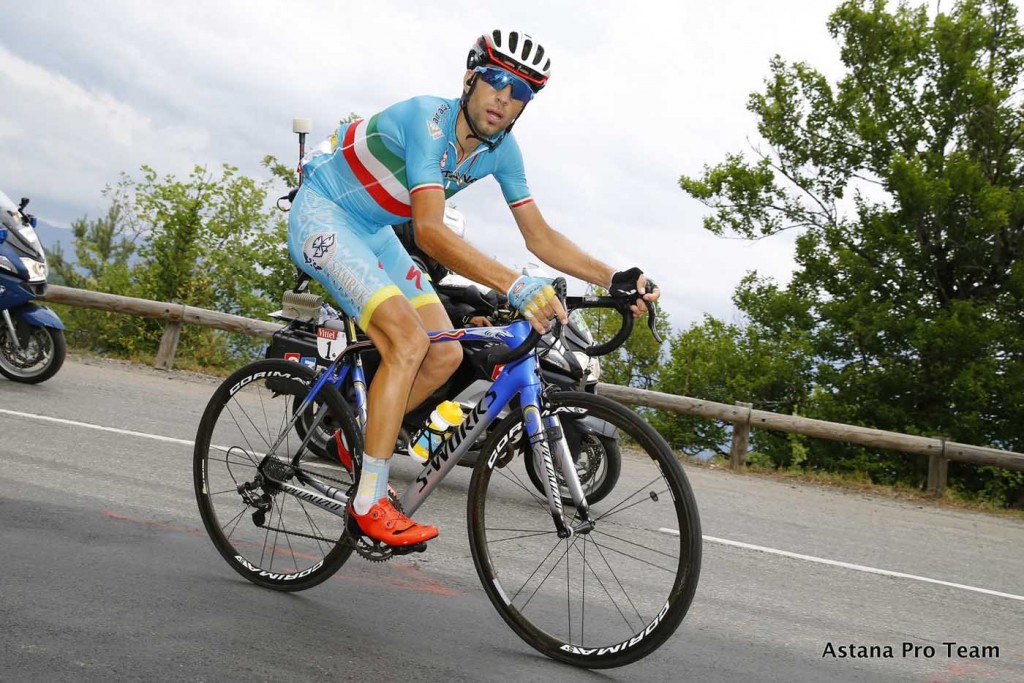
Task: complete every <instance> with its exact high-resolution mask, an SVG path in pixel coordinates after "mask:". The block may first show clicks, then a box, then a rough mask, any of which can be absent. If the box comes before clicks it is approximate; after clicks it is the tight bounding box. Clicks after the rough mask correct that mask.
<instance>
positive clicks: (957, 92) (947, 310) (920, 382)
mask: <svg viewBox="0 0 1024 683" xmlns="http://www.w3.org/2000/svg"><path fill="white" fill-rule="evenodd" d="M828 28H829V30H830V32H831V34H832V35H833V37H835V38H836V39H837V40H838V42H839V45H840V55H841V59H842V63H843V66H844V68H845V74H844V75H843V76H842V78H840V79H839V80H838V82H836V83H834V84H833V83H830V82H829V81H828V80H827V79H826V78H825V77H824V76H823V75H822V74H821V73H819V72H818V71H816V70H815V69H814V68H812V67H811V66H810V65H808V64H805V63H794V64H789V63H786V62H785V61H784V60H783V59H782V58H780V57H776V58H775V59H773V60H772V62H771V65H770V71H771V75H770V76H769V77H768V78H767V79H766V83H765V89H764V91H763V92H760V93H755V94H753V95H752V96H751V98H750V101H749V105H748V108H749V110H750V111H751V112H752V113H754V114H755V116H756V117H757V121H758V131H759V133H760V135H761V137H762V138H763V140H764V143H765V151H762V150H760V149H756V150H755V151H754V158H753V159H748V158H746V157H745V156H744V155H741V154H736V155H730V156H728V157H727V158H726V159H725V161H724V162H722V163H720V164H718V165H715V166H709V167H705V169H704V172H703V174H702V175H701V176H700V177H685V176H684V177H683V178H681V180H680V184H681V186H682V188H683V190H684V191H686V192H687V193H689V194H690V195H691V196H693V197H695V198H697V199H699V200H700V201H702V202H704V203H705V204H706V205H707V206H709V207H710V208H711V209H713V211H712V213H711V214H710V215H709V216H708V217H707V218H706V220H705V227H706V228H707V229H708V230H711V231H712V232H714V233H716V234H720V235H726V234H731V235H738V236H741V237H746V238H759V237H763V236H768V235H773V234H776V233H778V232H780V231H783V230H789V229H797V230H799V231H800V234H799V236H798V238H797V241H796V261H797V270H796V272H795V273H794V276H793V279H792V281H791V282H790V284H789V285H788V286H787V287H786V288H785V289H784V290H777V292H776V293H777V295H778V296H779V297H782V298H783V299H788V300H789V304H788V305H789V307H790V308H791V309H793V310H803V311H807V316H806V319H800V320H797V319H788V318H783V319H782V320H781V321H780V320H774V319H772V316H773V311H772V310H771V309H770V308H767V309H766V308H763V307H759V306H757V305H755V302H756V301H757V300H758V298H759V295H760V294H762V293H771V292H770V290H769V289H768V288H769V287H773V285H769V284H767V283H762V284H760V285H754V286H753V287H752V288H751V289H750V291H749V295H750V296H749V297H747V298H745V299H743V300H742V301H741V303H740V308H741V310H742V311H743V313H744V314H745V315H746V316H747V317H748V318H749V324H750V325H751V326H752V327H753V328H755V329H757V330H761V331H764V332H765V333H772V334H775V335H783V334H790V335H792V334H794V333H795V331H796V330H795V328H794V326H797V325H805V326H806V328H805V329H806V331H807V335H808V341H809V351H810V353H811V354H812V357H813V359H814V367H813V371H812V373H811V375H810V377H809V382H811V383H812V386H813V387H814V391H813V394H812V395H813V403H812V404H810V405H809V406H808V410H809V411H811V412H813V413H815V414H816V415H817V416H819V417H822V418H825V419H832V420H837V421H841V422H850V423H859V424H865V425H870V426H875V427H880V428H884V429H892V430H896V431H901V432H911V433H938V434H944V435H947V436H950V437H952V438H954V439H955V440H958V441H965V442H970V443H978V444H991V445H994V446H997V447H1002V448H1014V449H1018V450H1019V449H1020V448H1021V446H1022V445H1024V401H1021V400H1020V399H1021V397H1022V396H1024V363H1022V360H1024V318H1022V317H1021V316H1020V310H1021V303H1022V298H1024V265H1022V263H1021V259H1020V256H1021V250H1022V248H1024V164H1022V163H1021V162H1022V159H1024V110H1022V107H1021V95H1020V91H1019V84H1020V83H1021V77H1022V75H1024V74H1022V70H1024V49H1022V48H1024V37H1022V33H1021V29H1020V25H1019V23H1018V21H1017V9H1016V7H1015V6H1014V4H1013V3H1012V2H1011V1H1010V0H962V1H961V2H958V3H956V4H955V5H954V6H953V8H952V10H951V11H949V12H948V13H937V14H936V15H935V16H934V17H931V18H930V17H929V13H928V10H927V8H926V7H924V6H918V7H915V6H911V5H909V4H906V3H902V4H900V5H899V6H897V7H896V8H895V9H893V10H890V8H889V6H888V5H887V3H886V2H885V1H884V0H849V1H847V2H844V3H843V4H841V5H840V6H839V7H838V8H837V9H836V10H835V12H834V13H833V14H832V16H831V18H830V20H829V23H828ZM812 450H813V452H812V454H810V455H809V456H808V460H807V466H809V467H829V468H836V467H840V468H841V467H845V466H847V465H848V463H849V462H857V463H859V465H858V466H863V467H866V468H867V469H868V470H869V471H870V473H871V475H872V476H873V477H874V478H876V479H879V480H886V481H893V480H897V479H902V480H910V481H916V482H920V481H921V480H923V477H924V471H925V470H924V467H925V465H924V462H923V459H919V458H912V457H906V456H902V455H900V454H886V453H877V452H870V451H867V450H865V449H859V448H853V447H850V446H843V445H839V444H832V445H830V444H819V445H816V446H815V448H814V449H812ZM844 463H845V464H844ZM953 469H954V471H956V470H962V469H963V468H953ZM992 476H999V475H996V474H992V473H991V471H989V472H975V473H972V474H971V476H969V477H965V478H960V479H957V480H956V481H957V482H958V483H957V485H959V486H962V487H966V488H982V487H985V486H987V484H988V480H989V479H990V478H991V477H992Z"/></svg>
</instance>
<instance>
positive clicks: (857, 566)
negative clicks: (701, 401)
mask: <svg viewBox="0 0 1024 683" xmlns="http://www.w3.org/2000/svg"><path fill="white" fill-rule="evenodd" d="M659 531H661V530H660V529H659ZM664 531H666V532H670V531H674V530H673V529H664ZM676 533H679V532H678V531H677V532H676ZM704 540H705V541H710V542H712V543H720V544H722V545H730V546H733V547H734V548H745V549H746V550H756V551H758V552H762V553H770V554H772V555H781V556H782V557H789V558H792V559H794V560H803V561H804V562H814V563H817V564H827V565H829V566H832V567H842V568H843V569H852V570H854V571H858V572H867V573H868V574H879V575H881V576H893V577H895V578H898V579H911V580H912V581H924V582H925V583H934V584H937V585H939V586H948V587H949V588H959V589H961V590H965V591H974V592H975V593H984V594H985V595H994V596H996V597H998V598H1009V599H1011V600H1022V601H1024V595H1014V594H1013V593H1002V592H1000V591H994V590H989V589H988V588H978V587H976V586H965V585H964V584H962V583H952V582H950V581H940V580H939V579H930V578H928V577H927V576H917V575H915V574H904V573H903V572H894V571H890V570H888V569H877V568H875V567H865V566H864V565H862V564H850V563H849V562H840V561H838V560H826V559H825V558H823V557H814V556H813V555H801V554H800V553H791V552H789V551H788V550H778V549H776V548H766V547H765V546H763V545H752V544H750V543H741V542H740V541H730V540H728V539H726V538H715V537H714V536H704Z"/></svg>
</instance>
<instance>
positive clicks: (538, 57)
mask: <svg viewBox="0 0 1024 683" xmlns="http://www.w3.org/2000/svg"><path fill="white" fill-rule="evenodd" d="M542 59H544V46H543V45H538V46H537V54H535V55H534V56H533V65H534V66H537V65H538V64H540V60H542Z"/></svg>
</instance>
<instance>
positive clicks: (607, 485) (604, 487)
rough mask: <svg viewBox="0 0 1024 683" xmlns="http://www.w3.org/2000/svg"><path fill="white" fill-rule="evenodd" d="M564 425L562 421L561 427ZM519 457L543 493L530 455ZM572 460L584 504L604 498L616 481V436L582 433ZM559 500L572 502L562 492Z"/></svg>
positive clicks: (618, 457)
mask: <svg viewBox="0 0 1024 683" xmlns="http://www.w3.org/2000/svg"><path fill="white" fill-rule="evenodd" d="M565 426H566V425H565V424H563V428H564V427H565ZM523 460H524V461H525V463H526V473H527V475H529V477H530V481H531V482H533V485H534V486H535V487H536V488H537V490H538V491H540V492H541V493H543V492H544V485H543V484H542V483H541V479H540V474H539V473H538V472H537V468H536V466H535V464H534V462H533V457H532V456H531V455H529V454H526V455H525V457H524V458H523ZM573 461H574V462H575V463H576V473H577V474H578V475H579V477H580V484H582V485H583V492H584V494H586V496H587V503H588V504H590V503H596V502H598V501H600V500H602V499H604V498H605V496H607V495H608V494H609V493H611V492H612V489H614V488H615V484H617V483H618V481H619V472H620V470H621V469H622V453H621V452H620V451H619V442H618V440H617V439H613V438H611V437H607V436H601V435H598V434H590V433H588V434H583V435H582V436H581V437H580V448H579V452H578V453H575V452H574V453H573ZM558 483H559V484H560V485H561V484H564V483H565V479H564V478H563V477H562V474H561V473H559V474H558ZM562 504H563V505H572V498H571V497H569V496H568V495H566V496H562Z"/></svg>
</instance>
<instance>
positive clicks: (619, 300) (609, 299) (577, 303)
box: [488, 277, 663, 365]
mask: <svg viewBox="0 0 1024 683" xmlns="http://www.w3.org/2000/svg"><path fill="white" fill-rule="evenodd" d="M551 286H552V287H554V289H555V293H556V294H557V296H558V298H559V300H561V301H562V305H563V307H564V308H565V312H566V314H569V313H570V312H572V311H574V310H577V309H581V308H610V309H613V310H615V311H618V313H619V315H620V316H621V317H622V325H621V327H620V328H619V331H618V332H617V333H616V334H615V336H614V337H612V338H611V339H610V340H608V341H606V342H605V343H603V344H595V345H594V346H591V347H589V348H586V349H582V352H583V353H585V354H586V355H588V356H604V355H606V354H609V353H611V352H612V351H614V350H615V349H617V348H619V347H620V346H622V345H623V344H624V343H625V342H626V340H627V339H629V335H630V334H632V333H633V322H634V318H633V314H632V312H631V311H630V310H629V307H630V306H631V305H633V303H634V301H635V300H636V299H635V298H634V297H629V296H626V297H619V296H566V295H565V278H562V277H560V278H555V280H554V281H553V282H552V283H551ZM653 289H654V283H651V282H648V283H647V288H646V289H645V290H644V294H647V293H648V292H650V291H652V290H653ZM558 324H559V323H558V321H557V320H556V321H555V325H558ZM647 327H648V328H650V330H651V334H652V335H654V339H655V341H657V342H658V343H659V344H660V343H662V341H663V339H662V336H661V334H659V333H658V323H657V310H656V308H655V305H654V302H652V301H648V302H647ZM559 336H560V335H559ZM541 337H542V335H541V334H540V333H539V332H537V330H530V334H529V335H528V336H527V337H526V339H525V340H523V343H522V344H520V345H519V346H517V347H515V348H512V349H506V350H504V351H493V352H491V354H490V355H489V356H488V362H490V363H492V364H494V365H501V364H507V363H512V362H514V361H517V360H519V359H520V358H522V357H524V356H526V354H528V353H530V352H531V351H533V350H534V348H536V346H537V344H538V343H539V342H540V340H541Z"/></svg>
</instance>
